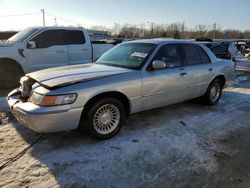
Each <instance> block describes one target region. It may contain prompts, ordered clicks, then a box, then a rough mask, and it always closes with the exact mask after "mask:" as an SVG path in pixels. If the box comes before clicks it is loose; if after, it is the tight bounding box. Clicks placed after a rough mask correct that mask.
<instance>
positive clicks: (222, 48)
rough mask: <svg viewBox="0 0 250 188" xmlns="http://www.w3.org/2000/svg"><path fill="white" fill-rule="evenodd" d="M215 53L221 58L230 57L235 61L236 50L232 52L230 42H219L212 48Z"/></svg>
mask: <svg viewBox="0 0 250 188" xmlns="http://www.w3.org/2000/svg"><path fill="white" fill-rule="evenodd" d="M210 50H211V51H212V52H213V53H214V55H215V56H216V57H217V58H219V59H229V60H233V61H235V56H233V55H232V54H234V53H235V52H232V50H233V49H232V48H230V47H229V45H228V44H219V45H216V46H213V47H211V48H210Z"/></svg>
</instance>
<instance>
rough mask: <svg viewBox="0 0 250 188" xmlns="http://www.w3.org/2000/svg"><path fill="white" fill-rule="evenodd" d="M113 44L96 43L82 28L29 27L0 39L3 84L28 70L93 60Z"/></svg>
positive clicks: (0, 79) (15, 80)
mask: <svg viewBox="0 0 250 188" xmlns="http://www.w3.org/2000/svg"><path fill="white" fill-rule="evenodd" d="M112 47H113V45H112V44H103V43H102V44H99V43H98V44H96V43H95V44H92V42H91V41H90V37H89V34H88V32H87V31H86V30H85V29H82V28H70V27H32V28H27V29H25V30H23V31H21V32H19V33H17V34H16V35H14V36H13V37H11V38H9V39H8V40H7V41H5V42H3V43H0V88H2V87H13V86H15V85H16V84H17V83H18V81H19V79H20V77H21V76H22V75H24V74H25V73H28V72H32V71H36V70H40V69H46V68H51V67H58V66H65V65H73V64H83V63H89V62H92V61H93V60H95V59H96V58H98V57H99V56H100V55H101V54H103V53H104V52H105V51H107V50H108V49H110V48H112Z"/></svg>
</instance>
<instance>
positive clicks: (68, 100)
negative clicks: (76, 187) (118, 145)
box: [8, 39, 234, 139]
mask: <svg viewBox="0 0 250 188" xmlns="http://www.w3.org/2000/svg"><path fill="white" fill-rule="evenodd" d="M233 79H234V63H233V62H232V61H230V60H220V59H217V58H216V57H215V55H214V54H213V53H212V52H211V51H210V50H209V49H208V48H207V47H205V46H204V45H199V44H195V43H193V42H188V41H181V40H164V39H152V40H138V41H132V42H126V43H122V44H120V45H118V46H116V47H114V48H112V49H111V50H109V51H108V52H106V53H104V54H103V55H102V56H101V57H100V58H99V59H98V60H97V61H96V62H95V63H91V64H85V65H72V66H65V67H58V68H52V69H46V70H42V71H38V72H34V73H29V74H27V75H26V76H24V77H22V78H21V81H20V82H21V87H20V88H18V89H16V90H14V91H12V92H11V93H10V94H9V95H8V104H9V106H10V109H11V112H12V113H13V114H14V116H15V117H16V118H17V119H18V121H19V122H20V123H21V124H23V125H25V126H27V127H29V128H30V129H33V130H34V131H37V132H56V131H64V130H71V129H76V128H79V127H80V128H84V129H85V130H87V131H88V132H89V133H90V135H91V136H93V137H94V138H97V139H107V138H110V137H112V136H114V135H115V134H116V133H118V132H119V130H120V129H121V127H122V125H123V122H124V120H125V118H126V116H127V115H129V114H134V113H137V112H141V111H144V110H149V109H153V108H157V107H161V106H165V105H169V104H174V103H177V102H181V101H185V100H189V99H192V98H196V97H202V98H203V100H204V102H205V103H206V104H209V105H214V104H216V103H217V102H218V101H219V99H220V97H221V93H222V89H223V87H224V86H225V85H227V84H229V83H230V82H232V81H233Z"/></svg>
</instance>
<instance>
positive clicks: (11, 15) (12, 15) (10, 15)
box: [0, 12, 41, 17]
mask: <svg viewBox="0 0 250 188" xmlns="http://www.w3.org/2000/svg"><path fill="white" fill-rule="evenodd" d="M34 14H41V12H33V13H23V14H9V15H0V17H15V16H28V15H34Z"/></svg>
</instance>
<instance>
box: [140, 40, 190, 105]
mask: <svg viewBox="0 0 250 188" xmlns="http://www.w3.org/2000/svg"><path fill="white" fill-rule="evenodd" d="M155 60H160V61H164V62H165V63H166V68H164V69H155V70H153V69H152V68H151V70H148V71H145V72H143V73H142V74H143V75H142V77H143V109H150V108H156V107H160V106H165V105H168V104H173V103H176V102H180V101H183V100H184V99H185V90H186V73H185V69H184V67H183V58H182V52H181V46H180V45H178V44H177V45H172V44H168V45H164V46H163V47H161V49H160V50H159V52H158V53H157V55H156V57H155V58H154V60H153V61H155Z"/></svg>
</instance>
